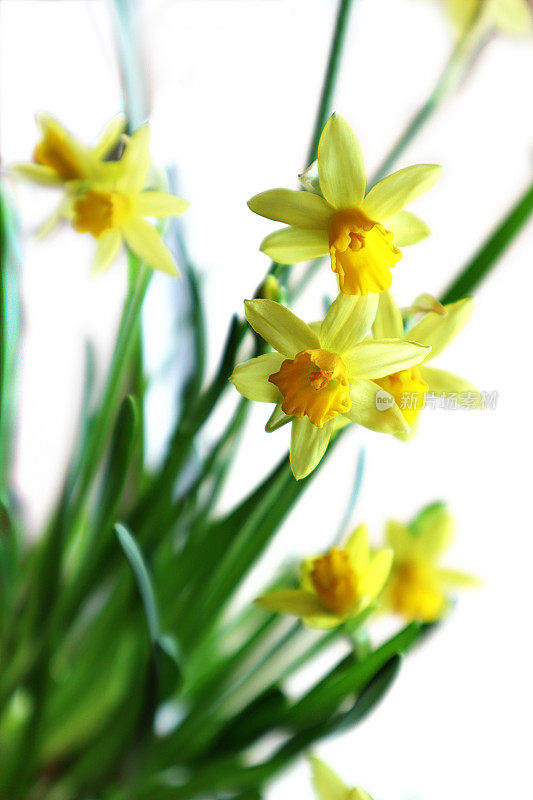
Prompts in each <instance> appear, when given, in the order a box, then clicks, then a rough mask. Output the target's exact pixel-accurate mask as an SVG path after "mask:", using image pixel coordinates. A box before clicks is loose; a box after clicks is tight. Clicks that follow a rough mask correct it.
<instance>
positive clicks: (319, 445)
mask: <svg viewBox="0 0 533 800" xmlns="http://www.w3.org/2000/svg"><path fill="white" fill-rule="evenodd" d="M330 436H331V426H330V424H329V422H326V424H325V425H324V426H323V427H322V428H317V427H316V425H313V423H312V422H310V421H309V420H308V418H307V417H303V418H302V419H294V420H293V423H292V431H291V452H290V460H291V468H292V473H293V475H294V477H295V478H296V480H300V479H301V478H305V477H306V476H307V475H309V473H311V472H312V471H313V470H314V469H315V467H316V466H317V464H318V463H319V462H320V459H321V458H322V456H323V455H324V453H325V452H326V450H327V447H328V444H329V439H330Z"/></svg>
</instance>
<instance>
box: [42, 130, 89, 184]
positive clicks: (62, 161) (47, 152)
mask: <svg viewBox="0 0 533 800" xmlns="http://www.w3.org/2000/svg"><path fill="white" fill-rule="evenodd" d="M33 159H34V161H36V162H37V164H41V165H42V166H44V167H51V168H52V169H54V170H55V171H56V172H57V174H58V175H60V176H61V177H62V178H63V179H64V180H66V181H70V180H73V179H74V178H82V177H83V176H82V174H81V172H80V169H79V165H78V163H77V161H76V158H75V156H74V154H73V153H72V152H71V151H70V148H69V146H68V142H67V140H66V139H65V137H64V136H61V135H60V134H59V133H57V132H56V131H52V132H48V133H47V134H46V136H45V137H44V139H43V140H42V142H39V143H38V145H37V146H36V147H35V150H34V151H33Z"/></svg>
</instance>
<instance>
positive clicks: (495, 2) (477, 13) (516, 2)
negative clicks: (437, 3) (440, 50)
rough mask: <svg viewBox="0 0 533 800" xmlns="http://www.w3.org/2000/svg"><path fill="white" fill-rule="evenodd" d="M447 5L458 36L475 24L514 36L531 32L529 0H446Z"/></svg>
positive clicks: (481, 27) (480, 27) (483, 28)
mask: <svg viewBox="0 0 533 800" xmlns="http://www.w3.org/2000/svg"><path fill="white" fill-rule="evenodd" d="M445 3H446V8H447V10H448V14H449V16H450V19H451V21H452V23H453V25H454V27H455V29H456V31H457V33H458V35H461V34H463V33H464V32H465V31H467V30H468V29H469V28H470V27H472V25H473V24H475V25H476V27H478V28H479V29H481V30H486V29H493V28H496V29H498V30H501V31H504V32H506V33H513V34H521V33H528V32H530V31H531V23H532V14H531V8H530V6H529V3H528V2H527V0H445Z"/></svg>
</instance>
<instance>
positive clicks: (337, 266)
mask: <svg viewBox="0 0 533 800" xmlns="http://www.w3.org/2000/svg"><path fill="white" fill-rule="evenodd" d="M393 238H394V234H393V233H391V231H389V230H387V229H386V228H384V227H383V225H381V224H380V223H379V222H374V221H373V220H371V219H369V217H367V216H366V215H365V214H363V212H362V211H359V210H358V209H352V210H350V211H338V212H337V213H336V214H335V216H334V217H333V219H332V221H331V223H330V226H329V252H330V256H331V269H332V270H333V272H336V273H337V275H338V276H339V286H340V289H341V292H344V293H345V294H368V292H378V293H379V292H383V291H385V289H388V288H389V287H390V285H391V283H392V273H391V271H390V267H394V265H395V264H396V263H397V262H398V261H399V260H400V258H401V257H402V253H401V250H399V249H398V248H397V247H396V245H394V244H393V243H392V240H393Z"/></svg>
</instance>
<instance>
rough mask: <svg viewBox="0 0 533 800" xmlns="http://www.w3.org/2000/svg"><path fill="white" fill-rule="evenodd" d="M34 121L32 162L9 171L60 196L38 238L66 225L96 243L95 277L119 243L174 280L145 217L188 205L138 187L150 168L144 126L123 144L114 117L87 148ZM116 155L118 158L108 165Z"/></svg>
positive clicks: (51, 123) (46, 122)
mask: <svg viewBox="0 0 533 800" xmlns="http://www.w3.org/2000/svg"><path fill="white" fill-rule="evenodd" d="M37 122H38V125H39V127H40V129H41V133H42V140H41V141H40V142H39V143H38V144H37V146H36V148H35V151H34V154H33V159H34V163H28V164H14V165H13V167H12V172H13V174H15V175H16V176H18V177H21V178H25V179H27V180H31V181H33V182H36V183H40V184H43V185H45V186H52V187H59V188H60V189H62V190H63V192H64V196H63V199H62V201H61V204H60V206H59V208H58V210H57V211H56V213H55V214H54V215H53V216H52V217H51V218H50V219H49V220H48V221H47V223H46V224H45V225H44V226H43V228H42V231H41V232H42V233H47V232H49V231H50V230H51V229H52V227H53V226H54V225H55V224H56V223H57V222H59V221H60V220H62V219H66V220H68V221H69V222H70V223H71V225H72V227H73V228H74V229H75V230H76V231H78V232H80V233H89V234H91V235H92V236H93V237H94V238H95V239H96V243H97V244H96V252H95V256H94V262H93V270H94V271H95V272H102V271H104V270H106V269H107V268H108V267H109V266H111V264H112V263H113V261H114V260H115V258H116V257H117V255H118V253H119V251H120V249H121V247H122V245H123V243H124V242H125V243H126V245H127V246H128V248H129V249H130V250H131V251H132V252H133V253H134V254H135V255H136V256H138V257H139V258H140V259H141V260H143V261H144V262H146V264H147V265H148V266H149V267H152V268H153V269H157V270H162V271H163V272H166V273H169V274H170V275H177V269H176V265H175V263H174V259H173V258H172V255H171V254H170V252H169V251H168V249H167V248H166V247H165V245H164V244H163V241H162V239H161V234H160V233H159V231H158V230H157V228H156V227H155V226H154V225H152V224H151V223H150V222H148V221H147V220H146V219H145V217H153V218H158V217H167V216H170V215H179V214H182V213H183V212H184V211H185V210H186V209H187V206H188V203H187V202H186V201H185V200H182V199H181V198H180V197H176V196H175V195H172V194H168V193H167V192H164V191H155V190H152V189H148V188H146V184H147V175H148V171H149V166H150V129H149V127H148V125H143V126H141V127H140V128H138V129H137V130H136V131H135V132H134V133H133V134H132V136H131V137H127V136H125V135H124V127H125V118H124V117H123V116H122V115H120V116H118V117H116V118H115V119H113V120H111V122H110V123H109V124H108V125H107V127H106V128H105V130H104V131H103V133H102V135H101V136H100V138H99V140H98V142H97V143H96V145H95V146H94V147H88V146H87V145H85V144H83V143H82V142H80V141H79V140H78V139H76V138H75V137H74V136H72V134H70V133H69V132H68V131H67V130H66V129H65V128H64V127H63V126H62V125H60V123H59V122H57V120H55V119H54V118H53V117H51V116H49V115H47V114H39V115H38V117H37ZM119 150H120V151H121V154H120V158H115V157H114V156H115V155H116V154H117V151H119Z"/></svg>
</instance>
